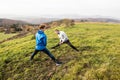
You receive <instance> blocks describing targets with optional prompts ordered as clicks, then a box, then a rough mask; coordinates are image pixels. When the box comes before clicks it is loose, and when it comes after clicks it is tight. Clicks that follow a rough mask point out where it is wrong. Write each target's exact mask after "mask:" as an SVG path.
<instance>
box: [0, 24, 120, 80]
mask: <svg viewBox="0 0 120 80" xmlns="http://www.w3.org/2000/svg"><path fill="white" fill-rule="evenodd" d="M57 29H60V30H63V31H65V32H66V33H67V34H68V37H69V39H70V41H71V43H72V44H73V45H75V46H76V47H77V48H78V49H79V50H80V52H79V53H77V52H76V51H74V50H73V49H71V48H70V47H69V46H68V45H66V44H65V45H61V46H60V47H59V48H56V49H53V50H51V49H50V48H51V47H52V46H54V45H55V44H56V43H58V41H59V40H58V37H57V35H56V34H55V33H53V31H54V28H53V29H48V30H46V31H45V32H46V34H47V37H48V44H47V48H48V49H49V50H50V51H51V52H52V54H53V55H54V56H55V57H56V58H58V59H59V60H60V61H62V62H63V64H62V65H61V66H56V65H55V64H54V62H53V61H52V60H51V59H50V58H49V57H48V56H47V55H45V54H44V53H42V52H41V53H38V54H37V55H36V56H35V58H34V60H33V61H30V60H29V58H30V55H31V53H32V52H33V51H34V47H35V39H34V38H33V35H28V36H27V37H24V38H19V39H14V40H11V41H7V42H4V43H2V44H0V80H120V24H108V23H79V24H76V25H75V26H73V27H57ZM5 36H6V35H5Z"/></svg>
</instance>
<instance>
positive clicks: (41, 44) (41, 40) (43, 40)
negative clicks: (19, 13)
mask: <svg viewBox="0 0 120 80" xmlns="http://www.w3.org/2000/svg"><path fill="white" fill-rule="evenodd" d="M46 45H47V36H46V35H45V34H44V32H43V31H42V30H39V31H38V32H37V33H36V50H43V49H45V48H46Z"/></svg>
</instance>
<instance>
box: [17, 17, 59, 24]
mask: <svg viewBox="0 0 120 80" xmlns="http://www.w3.org/2000/svg"><path fill="white" fill-rule="evenodd" d="M18 20H22V21H26V22H28V23H31V24H41V23H48V22H52V21H56V20H60V19H59V18H18Z"/></svg>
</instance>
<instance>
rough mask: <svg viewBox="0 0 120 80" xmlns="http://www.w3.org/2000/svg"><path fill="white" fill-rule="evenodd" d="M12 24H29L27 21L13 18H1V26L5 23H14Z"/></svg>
mask: <svg viewBox="0 0 120 80" xmlns="http://www.w3.org/2000/svg"><path fill="white" fill-rule="evenodd" d="M12 24H28V23H27V22H24V21H20V20H12V19H2V18H0V26H3V25H12Z"/></svg>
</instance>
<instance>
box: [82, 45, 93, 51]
mask: <svg viewBox="0 0 120 80" xmlns="http://www.w3.org/2000/svg"><path fill="white" fill-rule="evenodd" d="M91 49H92V47H91V46H82V47H80V51H81V52H83V51H89V50H91Z"/></svg>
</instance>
